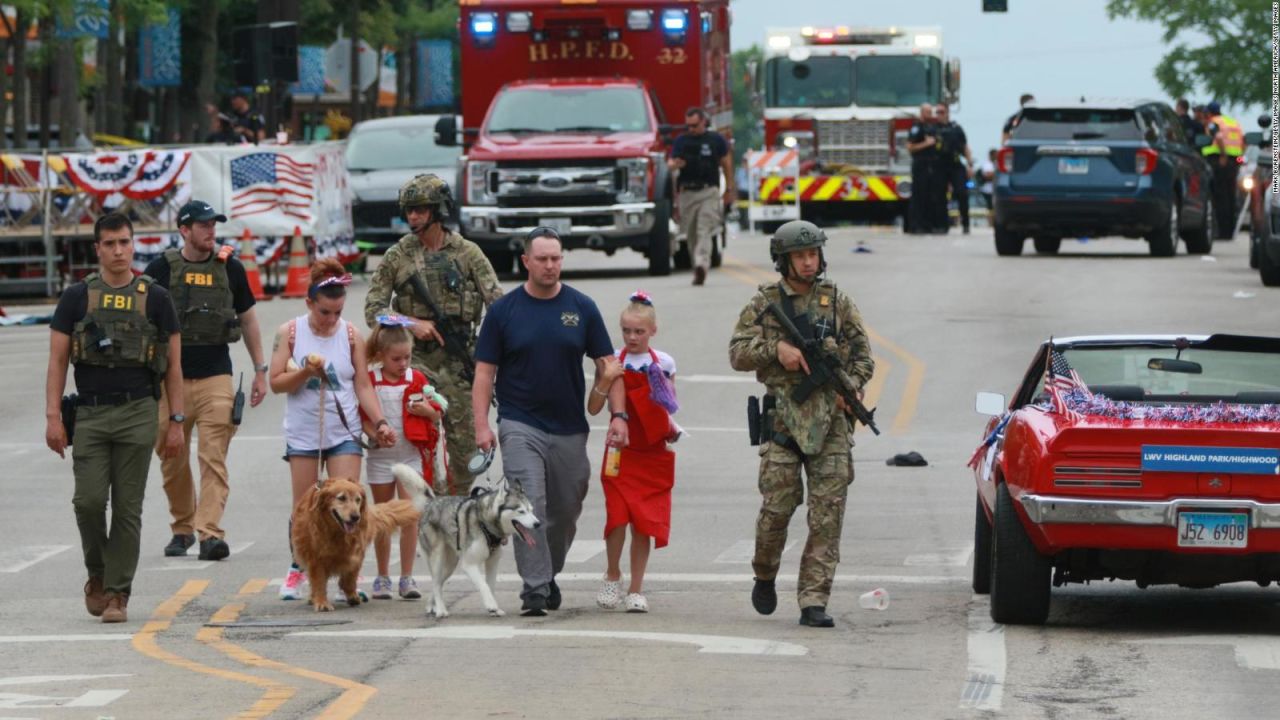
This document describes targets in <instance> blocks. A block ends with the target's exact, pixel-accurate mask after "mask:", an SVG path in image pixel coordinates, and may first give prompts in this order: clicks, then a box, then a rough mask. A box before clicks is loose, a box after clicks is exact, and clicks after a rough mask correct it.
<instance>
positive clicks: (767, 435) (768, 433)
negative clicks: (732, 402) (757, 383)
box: [747, 395, 778, 445]
mask: <svg viewBox="0 0 1280 720" xmlns="http://www.w3.org/2000/svg"><path fill="white" fill-rule="evenodd" d="M777 402H778V401H777V398H775V397H774V396H772V395H765V396H764V397H762V398H758V399H757V398H756V397H755V396H754V395H753V396H751V397H750V398H747V432H748V433H749V434H750V435H751V444H752V445H762V444H764V443H767V442H774V439H773V434H774V432H773V409H774V408H775V407H777Z"/></svg>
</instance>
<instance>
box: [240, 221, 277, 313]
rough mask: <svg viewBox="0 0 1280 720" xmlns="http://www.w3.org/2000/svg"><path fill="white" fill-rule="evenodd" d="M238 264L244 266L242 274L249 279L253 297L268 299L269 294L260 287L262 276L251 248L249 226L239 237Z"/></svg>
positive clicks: (255, 298) (251, 240) (251, 234)
mask: <svg viewBox="0 0 1280 720" xmlns="http://www.w3.org/2000/svg"><path fill="white" fill-rule="evenodd" d="M240 264H241V265H243V266H244V276H245V278H247V279H248V280H249V290H251V291H252V292H253V299H254V300H258V301H262V300H270V299H271V296H270V295H268V294H267V293H266V291H264V290H263V289H262V276H261V275H260V274H259V273H258V256H257V253H255V252H254V250H253V233H251V232H249V228H245V229H244V235H243V236H242V237H241V238H240Z"/></svg>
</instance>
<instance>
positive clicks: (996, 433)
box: [966, 413, 1013, 470]
mask: <svg viewBox="0 0 1280 720" xmlns="http://www.w3.org/2000/svg"><path fill="white" fill-rule="evenodd" d="M1012 417H1013V413H1005V414H1004V416H1003V417H1001V418H1000V422H998V423H996V426H995V427H994V428H991V432H989V433H987V437H986V439H984V440H983V441H982V444H980V445H978V448H977V449H976V450H974V451H973V455H970V456H969V462H968V463H966V464H967V465H968V466H969V467H971V468H973V469H974V470H977V469H978V461H979V460H981V459H982V456H983V454H985V453H986V451H987V448H989V447H991V446H992V445H995V444H996V440H998V439H999V438H1000V435H1001V434H1002V433H1003V432H1004V428H1005V426H1006V425H1008V424H1009V419H1010V418H1012Z"/></svg>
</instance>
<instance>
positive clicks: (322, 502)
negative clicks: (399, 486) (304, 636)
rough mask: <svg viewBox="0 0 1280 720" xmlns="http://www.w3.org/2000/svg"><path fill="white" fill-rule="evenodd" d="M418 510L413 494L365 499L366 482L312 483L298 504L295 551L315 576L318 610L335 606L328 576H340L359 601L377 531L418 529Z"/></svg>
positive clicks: (351, 598) (353, 601) (352, 602)
mask: <svg viewBox="0 0 1280 720" xmlns="http://www.w3.org/2000/svg"><path fill="white" fill-rule="evenodd" d="M417 525H418V511H417V509H415V508H414V506H413V503H412V502H410V501H408V500H392V501H390V502H386V503H382V504H379V505H369V506H367V507H366V505H365V496H364V488H363V487H362V486H361V485H360V484H359V483H358V482H355V481H354V480H350V479H348V478H341V477H331V478H329V479H328V480H325V481H324V483H323V484H321V485H315V486H312V487H310V488H308V489H307V492H306V493H305V494H304V495H303V496H302V500H301V501H299V502H298V504H297V506H296V507H294V509H293V528H292V530H291V531H290V535H291V537H292V539H293V555H294V558H295V559H296V560H297V561H298V565H300V566H301V567H302V569H303V570H304V571H305V572H306V573H307V579H308V580H309V581H310V582H311V605H312V607H314V608H315V609H316V612H327V611H329V610H332V609H333V605H332V604H331V603H330V602H329V596H328V590H327V588H328V585H329V578H330V577H331V576H333V575H337V576H338V587H339V588H340V589H341V590H342V593H343V595H345V596H346V597H347V605H348V606H350V607H355V606H357V605H359V604H360V595H359V594H358V593H356V578H357V577H358V575H359V573H360V566H361V565H362V564H363V563H364V551H365V549H366V548H367V547H368V546H369V543H371V542H373V540H374V539H375V538H377V537H381V536H384V535H390V534H391V533H392V532H394V531H395V530H396V529H398V528H403V529H407V530H408V531H409V532H415V531H416V528H417Z"/></svg>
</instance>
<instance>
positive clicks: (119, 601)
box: [102, 592, 129, 623]
mask: <svg viewBox="0 0 1280 720" xmlns="http://www.w3.org/2000/svg"><path fill="white" fill-rule="evenodd" d="M128 609H129V594H128V593H118V592H108V593H107V608H106V609H105V610H103V611H102V622H104V623H122V622H125V621H127V620H128V619H129V613H128V612H127V611H128Z"/></svg>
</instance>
